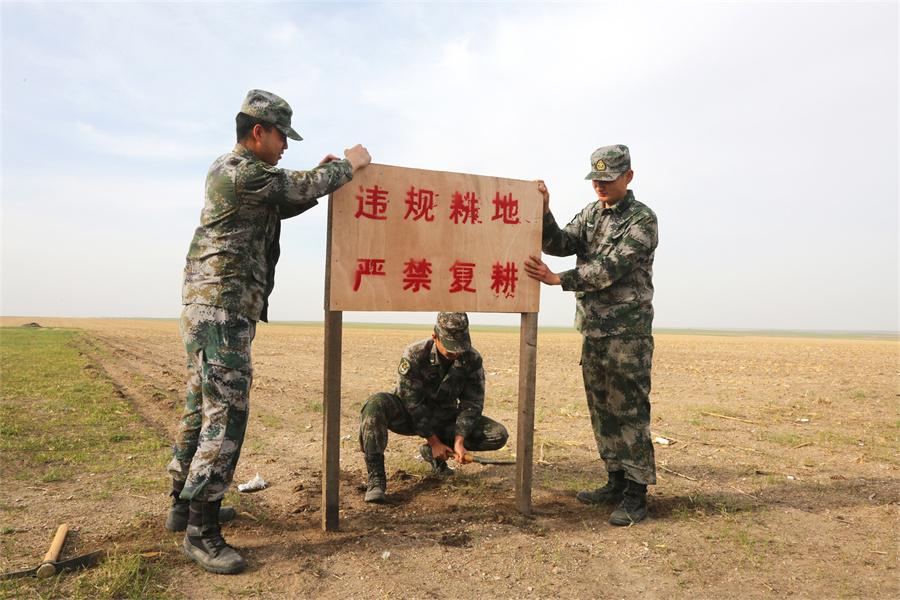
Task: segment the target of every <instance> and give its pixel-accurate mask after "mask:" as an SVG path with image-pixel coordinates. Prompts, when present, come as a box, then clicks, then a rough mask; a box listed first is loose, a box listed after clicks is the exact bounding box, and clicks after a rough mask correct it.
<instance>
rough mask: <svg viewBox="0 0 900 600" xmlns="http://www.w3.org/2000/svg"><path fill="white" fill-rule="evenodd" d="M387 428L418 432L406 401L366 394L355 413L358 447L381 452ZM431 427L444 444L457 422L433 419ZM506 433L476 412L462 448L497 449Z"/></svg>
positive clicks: (452, 436) (403, 432) (450, 443)
mask: <svg viewBox="0 0 900 600" xmlns="http://www.w3.org/2000/svg"><path fill="white" fill-rule="evenodd" d="M388 431H393V432H394V433H398V434H400V435H418V433H417V431H416V427H415V424H414V423H413V420H412V417H411V416H410V414H409V412H408V410H407V408H406V404H405V403H404V402H403V400H402V399H401V398H400V396H398V395H397V394H391V393H387V392H379V393H377V394H373V395H372V396H369V398H368V400H366V403H365V404H363V407H362V410H361V411H360V416H359V447H360V449H361V450H362V451H363V452H365V453H366V454H368V455H372V454H384V450H385V448H387V444H388ZM432 431H433V432H434V434H435V435H437V436H438V438H439V439H440V440H441V441H442V442H443V443H444V444H446V445H447V446H450V447H451V448H452V447H453V444H454V442H455V440H456V433H457V425H456V421H455V420H454V419H447V420H443V421H440V420H438V421H435V422H434V424H433V425H432ZM507 439H509V433H508V432H507V431H506V427H504V426H503V425H502V424H501V423H498V422H497V421H495V420H493V419H491V418H489V417H486V416H484V415H479V416H478V418H477V419H475V421H474V424H473V425H472V427H471V429H470V430H469V434H468V435H467V436H465V440H464V442H463V443H464V444H465V447H466V450H473V451H486V450H499V449H500V448H502V447H503V446H505V445H506V440H507Z"/></svg>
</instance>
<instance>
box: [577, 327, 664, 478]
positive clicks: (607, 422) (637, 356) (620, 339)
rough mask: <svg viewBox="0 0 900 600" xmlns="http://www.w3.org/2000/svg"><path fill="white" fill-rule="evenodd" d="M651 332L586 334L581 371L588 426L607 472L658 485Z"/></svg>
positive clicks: (582, 350)
mask: <svg viewBox="0 0 900 600" xmlns="http://www.w3.org/2000/svg"><path fill="white" fill-rule="evenodd" d="M652 364H653V336H651V335H639V336H611V337H601V338H595V337H585V338H584V342H583V344H582V347H581V372H582V375H583V376H584V389H585V392H586V393H587V404H588V411H589V412H590V414H591V426H592V427H593V429H594V438H595V439H596V440H597V449H598V450H599V451H600V457H601V458H602V459H603V460H604V462H605V463H606V470H607V471H625V476H626V477H627V478H628V479H631V480H632V481H634V482H636V483H643V484H645V485H650V484H655V483H656V462H655V460H654V457H653V440H652V438H651V437H650V367H651V366H652Z"/></svg>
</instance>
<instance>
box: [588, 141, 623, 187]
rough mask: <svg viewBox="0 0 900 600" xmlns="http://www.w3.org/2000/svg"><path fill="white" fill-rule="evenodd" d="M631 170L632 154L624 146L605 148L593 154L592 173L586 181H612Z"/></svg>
mask: <svg viewBox="0 0 900 600" xmlns="http://www.w3.org/2000/svg"><path fill="white" fill-rule="evenodd" d="M630 168H631V152H629V150H628V146H625V145H624V144H615V145H613V146H603V147H601V148H597V149H596V150H594V152H593V153H592V154H591V172H590V173H588V174H587V176H586V177H585V179H598V180H600V181H612V180H614V179H617V178H618V177H619V176H620V175H621V174H622V173H625V172H626V171H628V169H630Z"/></svg>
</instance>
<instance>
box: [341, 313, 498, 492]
mask: <svg viewBox="0 0 900 600" xmlns="http://www.w3.org/2000/svg"><path fill="white" fill-rule="evenodd" d="M397 371H398V372H399V374H400V376H399V378H398V382H397V388H396V389H395V390H394V392H393V393H387V392H380V393H378V394H373V395H372V396H370V397H369V399H368V400H366V403H365V404H363V407H362V411H361V413H360V418H359V444H360V447H361V449H362V451H363V452H364V453H365V455H366V469H367V470H368V474H369V479H368V483H367V485H366V496H365V501H366V502H384V501H385V491H386V490H387V477H386V476H385V472H384V449H385V448H386V447H387V442H388V430H390V431H393V432H394V433H399V434H400V435H417V436H419V437H423V438H425V442H426V443H425V444H423V445H422V447H421V448H420V449H419V451H420V453H421V454H422V458H424V459H425V460H426V461H428V462H429V463H430V464H431V468H432V472H433V473H434V474H436V475H441V476H447V475H452V474H453V469H451V468H450V467H449V466H448V465H447V459H449V458H455V459H456V460H457V461H459V462H462V461H463V457H464V456H465V454H466V452H467V450H498V449H500V448H502V447H503V446H504V445H506V440H507V439H508V438H509V434H508V433H507V431H506V427H504V426H503V425H501V424H500V423H498V422H497V421H494V420H493V419H489V418H488V417H485V416H484V415H482V414H481V411H482V409H483V408H484V369H483V368H482V365H481V355H480V354H479V353H478V351H477V350H475V348H473V347H472V342H471V338H470V337H469V317H468V316H467V315H466V313H447V312H442V313H440V314H438V317H437V323H436V324H435V326H434V333H433V334H432V335H431V338H430V339H425V340H421V341H418V342H415V343H413V344H410V345H409V346H407V348H406V350H405V351H404V352H403V357H402V358H401V359H400V365H399V367H398V368H397Z"/></svg>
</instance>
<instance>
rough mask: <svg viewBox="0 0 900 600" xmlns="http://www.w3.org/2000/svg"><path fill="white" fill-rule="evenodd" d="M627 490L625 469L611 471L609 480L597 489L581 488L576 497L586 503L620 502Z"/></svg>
mask: <svg viewBox="0 0 900 600" xmlns="http://www.w3.org/2000/svg"><path fill="white" fill-rule="evenodd" d="M624 491H625V471H610V472H609V481H607V482H606V485H604V486H603V487H599V488H597V489H596V490H581V491H580V492H578V493H577V494H576V495H575V497H576V498H578V500H579V501H580V502H584V503H585V504H618V503H619V502H621V501H622V493H623V492H624Z"/></svg>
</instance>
